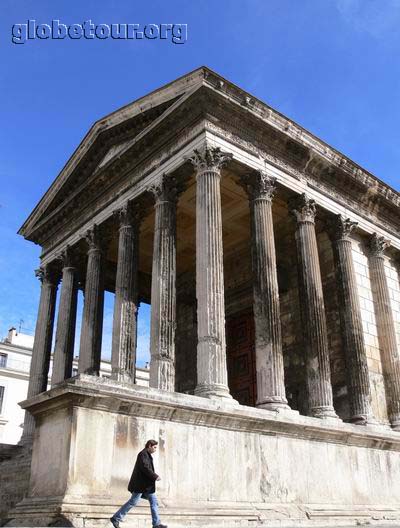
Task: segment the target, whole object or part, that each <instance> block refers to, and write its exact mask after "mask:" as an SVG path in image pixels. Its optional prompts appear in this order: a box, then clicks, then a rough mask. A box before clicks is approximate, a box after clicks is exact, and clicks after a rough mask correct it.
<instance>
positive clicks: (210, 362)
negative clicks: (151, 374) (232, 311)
mask: <svg viewBox="0 0 400 528" xmlns="http://www.w3.org/2000/svg"><path fill="white" fill-rule="evenodd" d="M231 157H232V156H231V155H230V154H225V153H222V152H221V151H220V149H219V148H213V147H208V146H207V145H206V146H205V147H203V148H202V149H201V150H195V151H194V154H193V157H192V158H191V161H192V163H193V164H194V166H195V168H196V181H197V187H196V297H197V332H198V344H197V387H196V389H195V394H197V395H199V396H204V397H208V398H219V397H220V398H231V395H230V394H229V389H228V376H227V367H226V341H225V300H224V269H223V248H222V216H221V190H220V179H221V167H222V166H223V164H224V163H226V162H227V161H228V160H230V159H231Z"/></svg>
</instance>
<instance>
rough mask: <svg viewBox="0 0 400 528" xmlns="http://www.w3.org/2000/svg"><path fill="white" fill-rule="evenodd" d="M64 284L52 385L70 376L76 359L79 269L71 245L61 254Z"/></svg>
mask: <svg viewBox="0 0 400 528" xmlns="http://www.w3.org/2000/svg"><path fill="white" fill-rule="evenodd" d="M61 260H62V266H63V269H62V285H61V295H60V305H59V307H58V317H57V330H56V343H55V347H54V359H53V373H52V377H51V385H52V386H53V385H56V384H57V383H60V382H62V381H64V380H65V379H67V378H70V377H71V375H72V362H73V359H74V342H75V326H76V307H77V300H78V284H77V270H76V267H75V266H74V263H73V255H72V251H71V248H70V247H67V248H66V249H65V251H64V252H63V253H62V255H61Z"/></svg>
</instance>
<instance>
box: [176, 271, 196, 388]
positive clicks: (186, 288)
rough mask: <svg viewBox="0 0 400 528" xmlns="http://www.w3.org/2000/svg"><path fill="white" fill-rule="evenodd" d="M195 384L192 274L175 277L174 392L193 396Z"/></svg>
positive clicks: (194, 315)
mask: <svg viewBox="0 0 400 528" xmlns="http://www.w3.org/2000/svg"><path fill="white" fill-rule="evenodd" d="M196 384H197V303H196V286H195V278H194V273H184V274H181V275H179V276H178V277H177V302H176V334H175V390H176V391H177V392H184V393H188V394H193V392H194V389H195V387H196Z"/></svg>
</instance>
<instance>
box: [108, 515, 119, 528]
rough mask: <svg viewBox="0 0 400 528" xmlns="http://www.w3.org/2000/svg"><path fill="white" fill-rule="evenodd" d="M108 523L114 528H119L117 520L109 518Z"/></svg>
mask: <svg viewBox="0 0 400 528" xmlns="http://www.w3.org/2000/svg"><path fill="white" fill-rule="evenodd" d="M110 521H111V524H112V525H113V526H114V528H119V521H117V519H114V517H110Z"/></svg>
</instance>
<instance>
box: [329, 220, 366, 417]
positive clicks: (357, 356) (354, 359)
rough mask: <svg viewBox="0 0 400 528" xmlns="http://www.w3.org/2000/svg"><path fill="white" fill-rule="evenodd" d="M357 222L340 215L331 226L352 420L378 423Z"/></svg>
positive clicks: (330, 233)
mask: <svg viewBox="0 0 400 528" xmlns="http://www.w3.org/2000/svg"><path fill="white" fill-rule="evenodd" d="M356 227H357V222H352V221H351V220H350V219H349V218H344V217H343V216H341V215H338V216H337V217H336V219H335V220H334V221H332V222H331V223H330V225H329V228H328V232H329V235H330V237H331V240H332V245H333V254H334V260H335V269H336V279H337V286H338V293H339V313H340V323H341V329H342V338H343V345H344V353H345V357H346V366H347V371H346V373H347V386H348V395H349V404H350V412H351V416H350V421H351V422H353V423H356V424H367V423H374V422H375V419H374V418H373V413H372V407H371V399H372V398H371V386H370V380H369V373H368V364H367V356H366V349H365V342H364V330H363V325H362V318H361V307H360V300H359V296H358V289H357V279H356V274H355V270H354V264H353V256H352V245H351V233H352V231H353V230H354V229H355V228H356Z"/></svg>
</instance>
